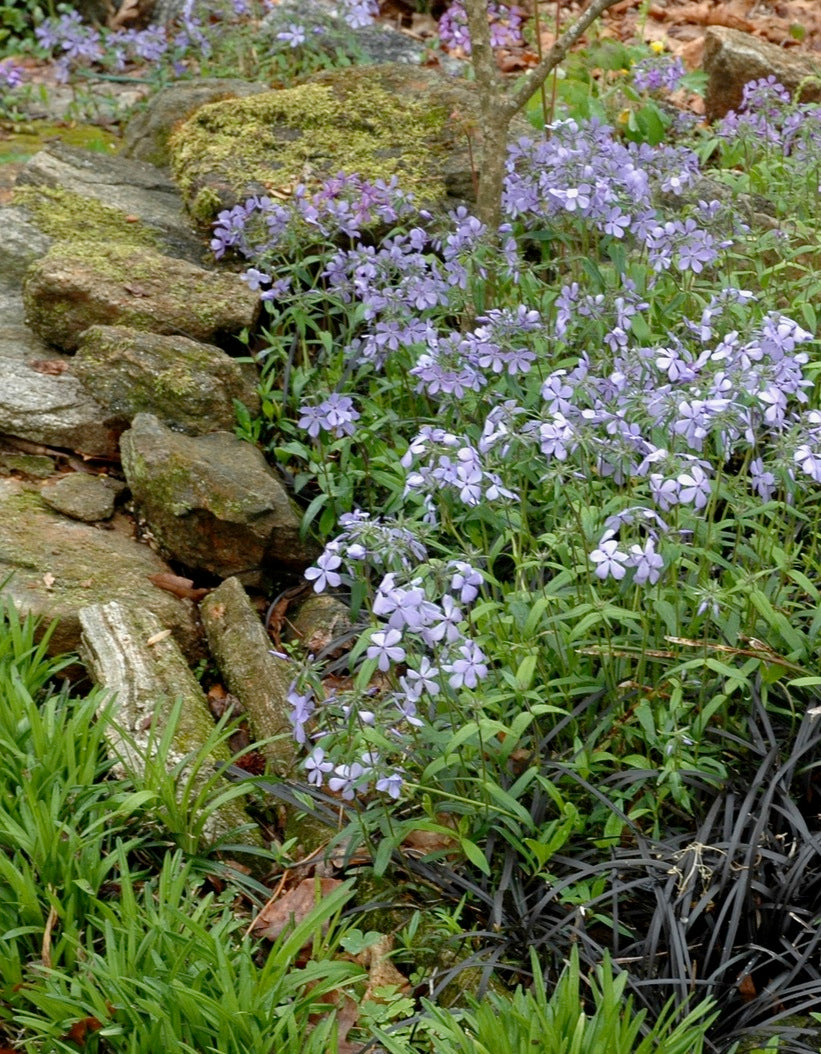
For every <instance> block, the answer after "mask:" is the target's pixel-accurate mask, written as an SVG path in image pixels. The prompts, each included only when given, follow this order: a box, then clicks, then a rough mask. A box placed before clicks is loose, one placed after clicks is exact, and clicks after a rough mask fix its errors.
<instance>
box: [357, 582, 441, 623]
mask: <svg viewBox="0 0 821 1054" xmlns="http://www.w3.org/2000/svg"><path fill="white" fill-rule="evenodd" d="M395 579H396V574H395V573H394V572H389V573H388V574H386V575H385V576H384V578H383V579H382V581H381V583H380V585H379V589H378V590H377V593H376V596H375V597H374V601H373V605H372V610H373V613H374V614H375V615H378V616H379V617H380V618H385V619H387V622H388V626H390V627H391V629H397V630H400V631H401V630H404V629H408V630H411V631H412V632H414V633H418V632H419V631H421V630H423V629H424V628H425V627H426V626H429V625H430V624H431V623H432V622H433V621H435V620H436V619H437V617H438V615H439V608H438V607H437V605H436V604H433V603H432V602H431V601H429V600H427V599H426V598H425V593H424V590H423V589H422V588H421V586H420V585H418V584H417V583H412V584H411V586H410V588H406V587H403V586H398V585H396V584H395Z"/></svg>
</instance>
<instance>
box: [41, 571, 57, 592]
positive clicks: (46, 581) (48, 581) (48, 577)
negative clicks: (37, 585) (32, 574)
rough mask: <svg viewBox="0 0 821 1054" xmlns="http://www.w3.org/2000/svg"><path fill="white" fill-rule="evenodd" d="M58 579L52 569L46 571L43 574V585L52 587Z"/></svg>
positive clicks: (48, 587)
mask: <svg viewBox="0 0 821 1054" xmlns="http://www.w3.org/2000/svg"><path fill="white" fill-rule="evenodd" d="M56 581H57V579H56V578H55V577H54V575H53V574H52V573H51V571H46V573H45V574H44V575H43V585H44V586H45V587H46V589H51V587H52V586H53V585H54V583H55V582H56Z"/></svg>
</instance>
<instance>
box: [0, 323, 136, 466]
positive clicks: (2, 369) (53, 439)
mask: <svg viewBox="0 0 821 1054" xmlns="http://www.w3.org/2000/svg"><path fill="white" fill-rule="evenodd" d="M29 347H30V346H29ZM19 350H21V351H23V352H25V350H26V345H25V343H21V345H20V349H19ZM45 350H46V353H47V354H49V355H50V358H51V360H53V362H52V365H53V366H55V367H56V368H59V367H60V366H61V365H62V363H60V362H59V360H55V359H54V352H53V350H51V349H45ZM32 361H34V362H35V364H36V360H31V359H29V360H28V361H26V359H25V358H13V357H11V356H8V357H7V356H4V355H3V354H2V353H1V352H0V433H3V434H5V435H12V436H17V437H18V438H19V439H27V440H29V441H30V442H34V443H43V444H45V445H46V446H53V447H60V448H62V449H66V450H75V451H77V452H78V453H82V454H90V455H95V456H98V457H114V456H116V454H117V435H116V433H115V432H114V431H112V429H110V428H109V427H107V426H106V424H105V423H104V420H103V419H104V417H105V416H106V415H105V414H104V413H103V410H102V408H101V407H100V405H99V404H98V403H96V402H95V401H94V399H92V398H91V396H90V395H89V394H88V392H87V391H86V389H85V388H84V387H83V386H82V384H81V383H80V382H79V381H78V380H77V378H76V377H72V376H71V374H69V373H68V372H62V373H59V374H57V375H52V374H49V373H47V372H43V370H40V369H37V368H35V367H34V366H32V364H31V363H32ZM45 361H48V360H45ZM44 368H48V367H44Z"/></svg>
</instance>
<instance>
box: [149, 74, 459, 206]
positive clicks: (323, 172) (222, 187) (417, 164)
mask: <svg viewBox="0 0 821 1054" xmlns="http://www.w3.org/2000/svg"><path fill="white" fill-rule="evenodd" d="M476 113H477V107H476V98H475V95H474V93H473V91H472V89H471V86H470V85H469V84H468V83H467V82H465V81H459V80H457V79H455V78H449V77H446V76H444V75H442V74H440V73H437V72H436V71H434V70H430V69H414V68H413V67H409V66H406V65H403V64H401V63H393V64H386V65H382V66H364V67H361V68H356V69H345V70H333V71H329V72H326V73H321V74H318V75H317V76H315V77H312V78H311V79H310V80H309V81H308V82H306V83H305V84H302V85H300V86H298V87H295V88H286V89H282V90H279V91H271V92H265V93H264V94H261V95H255V96H252V97H250V98H245V99H232V100H229V101H226V102H217V103H212V104H210V105H207V106H203V107H202V108H201V109H199V110H198V111H197V112H196V113H195V114H194V116H193V117H191V118H190V120H188V121H186V122H185V124H183V125H182V127H181V128H180V129H179V130H178V131H177V132H176V133H175V134H174V135H173V136H172V137H171V139H170V141H169V147H170V151H171V168H172V173H173V175H174V178H175V180H176V181H177V184H178V185H179V187H180V189H181V190H182V193H183V197H184V198H185V201H186V204H187V206H188V208H189V211H190V212H191V213H192V215H193V216H194V217H195V219H196V220H197V221H198V222H199V223H202V224H207V223H209V222H211V221H212V220H213V219H214V217H215V216H216V214H217V212H219V210H220V209H222V208H226V207H230V206H232V205H234V204H236V203H237V202H238V201H244V200H245V199H246V198H247V197H249V196H251V195H253V194H259V193H261V192H266V193H272V192H273V193H281V194H283V193H284V194H287V193H290V191H291V190H292V189H293V187H294V186H295V185H296V184H297V183H305V182H307V183H309V184H310V183H318V182H319V181H321V180H322V179H325V178H327V177H329V176H332V175H335V174H336V173H338V172H340V171H344V172H347V173H357V174H359V175H361V176H363V177H365V178H368V179H380V178H381V179H390V177H392V176H396V177H397V178H398V180H399V182H400V185H401V186H402V187H403V188H404V189H406V190H409V191H413V192H414V193H415V194H416V197H417V200H419V201H420V202H425V203H432V204H435V203H438V202H442V201H444V200H445V199H447V198H448V197H457V198H463V197H470V196H471V194H472V185H473V180H472V172H471V170H472V165H473V161H474V160H475V161H476V163H477V164H478V163H479V157H478V154H477V150H478V148H479V147H480V144H479V143H478V142H473V143H470V142H469V136H470V135H473V134H474V133H475V116H476Z"/></svg>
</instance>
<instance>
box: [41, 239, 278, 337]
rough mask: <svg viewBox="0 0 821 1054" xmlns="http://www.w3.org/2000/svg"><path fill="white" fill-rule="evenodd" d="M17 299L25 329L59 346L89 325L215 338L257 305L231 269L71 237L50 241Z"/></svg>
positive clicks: (249, 316)
mask: <svg viewBox="0 0 821 1054" xmlns="http://www.w3.org/2000/svg"><path fill="white" fill-rule="evenodd" d="M23 301H24V304H25V307H26V321H27V323H28V325H29V326H30V327H31V329H32V330H34V332H35V333H36V334H37V335H38V336H39V337H41V338H42V339H43V340H45V341H47V342H48V343H50V344H54V345H56V346H57V347H59V348H63V349H64V350H66V351H74V350H75V349H76V347H77V345H78V342H79V339H80V334H81V333H83V332H84V331H85V330H86V329H88V328H89V326H94V325H121V326H130V327H132V328H134V329H145V330H150V331H151V332H154V333H166V334H180V335H183V336H187V337H190V338H191V339H192V340H200V341H205V342H206V343H215V342H217V343H218V342H219V340H220V339H221V338H222V339H225V338H226V337H227V336H229V335H231V334H236V333H238V332H239V331H240V330H242V329H244V328H245V327H250V326H252V325H253V323H254V322H255V320H256V318H257V315H258V314H259V306H260V301H259V295H258V294H257V293H254V292H252V291H251V290H250V289H249V288H248V286H247V285H246V284H245V283H244V282H243V281H242V279H241V278H240V277H239V276H238V275H235V274H225V273H217V272H209V271H205V270H203V269H202V268H200V267H196V266H195V265H194V264H191V263H187V262H186V261H184V260H180V259H176V258H174V257H170V256H163V255H162V254H160V253H158V252H156V251H154V250H153V249H148V248H140V247H138V246H135V245H120V244H116V243H112V244H106V243H104V242H76V241H71V242H67V241H66V242H55V244H54V245H53V246H52V247H51V249H50V250H49V251H48V253H46V255H45V256H44V257H42V258H41V259H40V260H37V261H36V262H35V263H34V264H33V265H32V266H31V267H30V268H29V270H28V273H27V274H26V278H25V282H24V285H23Z"/></svg>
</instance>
